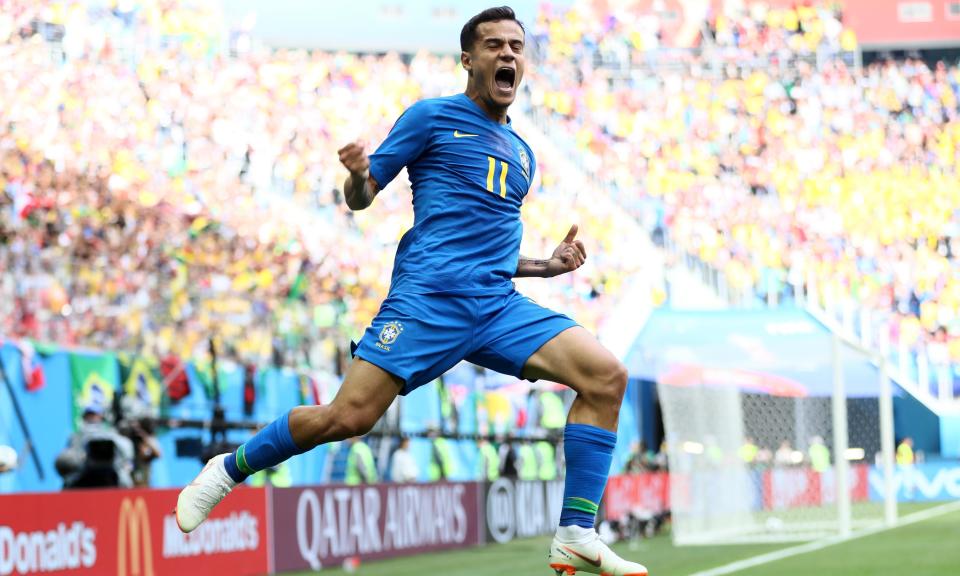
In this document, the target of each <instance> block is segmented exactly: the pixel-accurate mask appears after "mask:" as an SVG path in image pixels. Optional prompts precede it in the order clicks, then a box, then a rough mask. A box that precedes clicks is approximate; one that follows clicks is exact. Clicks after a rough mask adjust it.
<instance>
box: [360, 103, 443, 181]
mask: <svg viewBox="0 0 960 576" xmlns="http://www.w3.org/2000/svg"><path fill="white" fill-rule="evenodd" d="M432 109H433V107H432V106H430V104H429V103H428V102H427V101H420V102H417V103H416V104H414V105H413V106H411V107H410V108H407V110H406V111H405V112H404V113H403V114H401V115H400V118H398V119H397V122H396V123H395V124H394V125H393V128H391V129H390V134H389V135H387V139H386V140H384V141H383V143H382V144H380V147H379V148H377V151H376V152H374V153H373V154H372V155H371V156H370V175H371V176H373V177H374V179H375V180H376V181H377V184H379V185H380V187H381V188H385V187H386V186H387V184H389V183H390V182H392V181H393V179H394V178H396V177H397V174H399V173H400V170H401V169H403V167H404V166H409V165H410V164H412V163H413V162H415V161H416V160H417V158H419V157H420V154H421V153H423V150H424V148H426V146H427V140H428V139H429V136H430V130H429V129H428V127H429V126H430V124H431V122H430V119H431V112H432Z"/></svg>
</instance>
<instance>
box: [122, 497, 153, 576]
mask: <svg viewBox="0 0 960 576" xmlns="http://www.w3.org/2000/svg"><path fill="white" fill-rule="evenodd" d="M152 542H153V539H152V538H151V535H150V512H149V511H148V510H147V503H146V502H144V500H143V498H142V497H138V498H137V499H136V500H133V501H131V499H130V498H124V499H123V502H121V503H120V518H119V519H118V520H117V576H127V546H128V544H129V547H130V576H154V573H153V546H152ZM141 552H143V563H142V564H141V563H140V553H141ZM141 568H142V570H143V572H141Z"/></svg>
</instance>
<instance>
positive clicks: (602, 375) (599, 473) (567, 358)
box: [467, 293, 646, 576]
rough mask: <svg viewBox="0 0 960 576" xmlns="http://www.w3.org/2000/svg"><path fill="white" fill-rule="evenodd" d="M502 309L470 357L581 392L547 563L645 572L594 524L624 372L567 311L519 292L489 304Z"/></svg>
mask: <svg viewBox="0 0 960 576" xmlns="http://www.w3.org/2000/svg"><path fill="white" fill-rule="evenodd" d="M497 306H499V309H498V310H497V311H496V312H495V313H491V314H490V316H489V319H488V320H486V321H485V322H484V323H483V325H482V326H481V327H480V329H479V330H478V331H477V333H478V334H483V335H485V338H484V340H483V342H481V343H479V346H478V348H477V349H476V350H475V351H473V352H472V353H471V355H470V356H469V357H468V358H467V359H468V360H470V361H471V362H475V363H478V364H480V365H482V366H486V367H488V368H492V369H494V370H497V371H499V372H503V373H506V374H512V375H515V376H518V377H522V378H526V379H529V380H537V379H543V380H550V381H553V382H558V383H560V384H564V385H567V386H569V387H571V388H573V389H574V390H575V391H576V392H577V398H576V400H575V401H574V403H573V406H572V407H571V410H570V413H569V414H568V417H567V422H568V423H567V427H566V429H565V431H564V432H565V437H564V454H565V456H566V462H567V475H566V480H565V491H564V500H563V510H562V512H561V522H560V528H559V529H558V531H557V537H556V538H555V539H554V542H553V546H552V547H551V553H550V564H551V565H555V570H557V572H558V573H563V572H568V573H570V574H572V573H575V572H577V571H581V572H587V573H593V574H600V573H603V574H609V575H611V576H625V575H635V574H636V575H639V574H646V568H644V567H643V566H642V565H640V564H635V563H633V562H626V561H624V560H621V559H620V558H619V557H617V555H616V554H614V553H613V552H611V551H610V550H609V548H607V547H606V545H604V544H603V542H601V541H600V540H599V537H598V535H597V532H596V531H595V530H594V529H593V526H594V522H595V520H596V512H597V508H598V505H599V503H600V497H601V496H602V495H603V490H604V488H605V486H606V482H607V473H608V471H609V469H610V463H611V460H612V456H613V449H614V447H615V446H616V441H617V437H616V433H615V430H616V429H617V420H618V416H619V413H620V403H621V402H622V400H623V394H624V390H625V389H626V385H627V373H626V369H625V368H624V367H623V365H622V364H621V363H620V362H619V361H618V360H617V359H616V357H614V356H613V354H611V353H610V352H609V351H608V350H607V349H606V348H604V347H603V346H602V345H601V344H600V343H599V342H598V341H597V339H596V338H594V337H593V336H592V335H591V334H590V333H589V332H587V331H586V330H585V329H584V328H582V327H580V326H578V325H577V324H576V323H575V322H574V321H573V320H571V319H570V318H568V317H566V316H564V315H562V314H557V313H556V312H553V311H551V310H548V309H546V308H543V307H542V306H539V305H537V304H536V303H535V302H533V301H532V300H530V299H529V298H526V297H524V296H521V295H519V294H516V293H514V294H512V295H510V296H508V297H507V298H506V299H505V300H504V301H502V302H495V301H491V303H490V308H496V307H497Z"/></svg>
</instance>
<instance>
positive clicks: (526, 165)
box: [517, 146, 530, 182]
mask: <svg viewBox="0 0 960 576" xmlns="http://www.w3.org/2000/svg"><path fill="white" fill-rule="evenodd" d="M517 151H518V152H519V153H520V167H521V168H523V176H524V178H526V179H527V182H529V181H530V156H528V155H527V150H526V149H525V148H524V147H523V146H517Z"/></svg>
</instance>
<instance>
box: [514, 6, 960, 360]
mask: <svg viewBox="0 0 960 576" xmlns="http://www.w3.org/2000/svg"><path fill="white" fill-rule="evenodd" d="M830 6H831V7H825V6H824V7H821V6H817V5H805V3H801V6H800V7H799V8H789V9H783V10H774V9H770V10H766V9H763V8H762V5H759V4H757V5H753V6H752V7H751V9H750V10H748V11H740V12H736V11H734V12H730V13H719V14H714V15H712V16H711V17H710V19H709V20H708V26H707V29H708V30H709V33H705V34H704V35H703V36H704V37H703V42H702V43H701V45H700V49H699V50H698V51H696V52H695V53H694V52H690V53H688V56H687V60H686V61H684V62H683V63H682V65H679V66H670V67H665V68H664V69H663V70H661V71H659V72H658V73H656V74H650V73H645V71H644V69H643V68H642V67H641V66H639V64H640V63H642V62H646V61H648V60H649V59H650V57H651V56H650V52H649V51H648V52H646V53H644V52H639V51H637V50H630V47H633V48H640V47H642V46H644V44H645V40H644V38H645V37H646V36H644V32H643V31H644V30H646V28H644V26H646V25H648V24H649V22H648V21H647V20H644V21H639V20H637V19H636V18H633V17H632V15H631V14H630V13H629V12H628V13H619V12H616V11H615V10H614V11H611V9H610V7H609V5H608V3H606V2H600V1H592V2H582V3H578V4H576V5H575V6H574V7H572V8H571V9H569V10H566V11H559V12H554V13H547V14H544V15H543V16H542V17H541V19H540V21H539V22H538V27H537V30H536V32H535V37H536V38H537V42H538V48H539V50H540V51H541V53H542V55H543V58H544V60H545V61H546V62H548V63H549V65H548V66H545V67H543V66H542V67H540V68H539V69H538V70H539V72H537V73H535V77H533V78H532V79H531V81H530V84H529V86H530V98H529V100H530V102H531V107H532V109H533V110H535V111H537V110H539V114H541V115H545V116H546V119H545V122H546V123H547V124H550V125H559V126H561V127H562V132H565V133H569V134H574V135H575V142H574V144H573V153H574V154H576V155H579V156H581V157H583V159H584V160H583V163H584V165H585V167H586V168H588V169H589V170H591V171H593V172H594V173H596V174H599V175H602V178H603V179H604V180H606V181H607V182H609V183H611V184H612V186H611V187H610V190H611V193H613V194H616V195H618V197H619V199H620V202H621V203H622V204H623V205H624V206H626V207H628V208H629V209H631V210H632V211H633V212H634V213H635V214H636V215H638V216H639V217H641V218H643V219H645V220H646V221H647V222H649V227H650V228H651V229H652V230H654V233H655V236H664V237H666V240H667V241H668V243H669V245H670V246H671V248H674V249H676V250H677V251H678V252H679V253H680V254H681V255H683V256H684V257H687V258H692V259H694V260H696V261H698V262H699V263H700V264H701V265H706V266H707V267H709V268H710V269H713V270H716V271H718V272H719V274H720V276H721V277H722V278H723V280H724V282H725V284H726V285H727V287H728V288H729V292H730V294H731V295H732V297H733V298H734V299H735V301H737V302H738V303H747V304H748V305H756V304H758V303H761V302H769V303H775V302H780V301H784V300H792V299H793V298H794V297H797V296H803V297H806V298H808V299H814V300H815V301H817V302H819V303H820V304H821V305H825V306H826V307H832V308H834V309H836V310H840V309H842V308H844V307H850V308H853V309H855V311H856V313H857V314H859V315H862V316H866V318H867V324H869V325H870V327H868V330H870V331H872V332H874V333H872V334H871V335H870V336H871V338H870V341H872V342H877V341H878V337H879V335H880V333H881V332H884V333H886V334H887V335H889V337H890V339H891V342H892V343H893V348H894V349H897V347H898V345H899V347H900V348H905V349H907V350H909V351H911V352H913V353H919V352H924V353H925V354H926V356H927V357H928V358H929V360H930V362H931V365H933V366H940V367H945V366H949V365H950V364H952V365H953V366H954V368H956V367H957V366H958V365H960V280H958V279H960V274H958V269H957V268H958V262H957V256H958V254H960V227H958V225H960V210H958V208H960V177H958V168H960V108H958V96H960V69H958V68H957V66H956V65H947V64H945V63H943V62H939V63H936V64H935V65H928V64H927V63H925V62H924V61H922V60H921V59H919V58H907V59H905V60H903V61H893V60H891V59H885V60H884V59H881V60H879V61H877V62H875V63H873V64H870V65H868V66H866V67H863V68H862V69H856V68H854V67H853V66H851V65H849V64H848V63H849V62H852V59H851V58H849V57H847V56H848V54H847V53H848V52H849V51H851V50H853V49H855V48H856V38H855V35H854V34H853V33H852V32H851V31H850V30H847V29H844V28H843V26H842V24H841V20H840V15H839V13H838V12H836V11H835V10H834V9H833V8H832V6H833V5H832V4H831V5H830ZM655 32H657V33H656V34H654V36H655V37H659V35H660V34H659V33H660V32H661V31H660V30H658V29H655ZM625 47H626V48H625ZM693 54H696V55H693ZM663 57H664V58H668V57H670V55H669V54H663ZM625 59H626V60H625ZM631 65H632V67H630V66H631ZM625 66H626V67H628V68H629V71H628V73H626V74H625V73H623V70H624V68H625ZM637 183H640V184H639V188H640V190H641V193H640V194H637V193H636V190H637V188H638V186H637ZM856 329H858V330H859V329H860V325H859V323H857V325H856Z"/></svg>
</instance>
